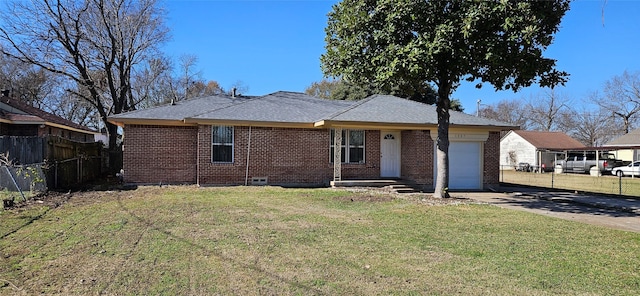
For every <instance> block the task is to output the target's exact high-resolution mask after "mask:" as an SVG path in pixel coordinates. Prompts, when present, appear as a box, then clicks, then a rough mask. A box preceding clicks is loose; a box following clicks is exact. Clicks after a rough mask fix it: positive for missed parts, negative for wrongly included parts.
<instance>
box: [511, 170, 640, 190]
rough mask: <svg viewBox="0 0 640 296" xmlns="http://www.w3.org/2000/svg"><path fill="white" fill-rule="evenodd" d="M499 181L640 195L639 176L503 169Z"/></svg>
mask: <svg viewBox="0 0 640 296" xmlns="http://www.w3.org/2000/svg"><path fill="white" fill-rule="evenodd" d="M500 174H501V175H500V181H501V182H505V183H511V184H521V185H527V186H537V187H546V188H558V189H568V190H577V191H582V192H596V193H605V194H620V193H622V195H627V196H640V178H630V177H623V178H619V177H617V176H610V175H603V176H599V177H594V176H590V175H589V174H572V173H564V174H552V173H544V174H537V173H530V172H516V171H514V170H503V171H501V172H500Z"/></svg>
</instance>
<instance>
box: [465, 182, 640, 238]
mask: <svg viewBox="0 0 640 296" xmlns="http://www.w3.org/2000/svg"><path fill="white" fill-rule="evenodd" d="M452 196H454V197H461V198H469V199H472V200H475V201H478V202H484V203H488V204H492V205H495V206H499V207H502V208H506V209H514V210H521V211H527V212H532V213H536V214H541V215H547V216H551V217H556V218H561V219H566V220H571V221H577V222H582V223H587V224H592V225H600V226H605V227H610V228H615V229H620V230H626V231H633V232H639V233H640V199H638V198H618V197H610V196H598V195H585V194H575V193H569V192H550V191H544V190H539V189H531V188H516V187H503V188H500V190H499V192H456V193H452Z"/></svg>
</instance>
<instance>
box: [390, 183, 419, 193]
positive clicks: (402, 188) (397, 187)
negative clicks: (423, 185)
mask: <svg viewBox="0 0 640 296" xmlns="http://www.w3.org/2000/svg"><path fill="white" fill-rule="evenodd" d="M389 187H391V190H392V191H395V192H396V193H416V192H421V191H420V190H418V189H417V188H415V187H414V186H413V185H409V184H393V185H390V186H389Z"/></svg>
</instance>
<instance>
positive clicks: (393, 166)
mask: <svg viewBox="0 0 640 296" xmlns="http://www.w3.org/2000/svg"><path fill="white" fill-rule="evenodd" d="M380 177H384V178H400V132H398V131H393V132H390V131H381V132H380Z"/></svg>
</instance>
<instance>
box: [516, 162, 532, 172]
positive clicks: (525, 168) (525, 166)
mask: <svg viewBox="0 0 640 296" xmlns="http://www.w3.org/2000/svg"><path fill="white" fill-rule="evenodd" d="M516 171H520V172H530V171H531V165H530V164H529V163H527V162H520V163H518V165H517V166H516Z"/></svg>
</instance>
